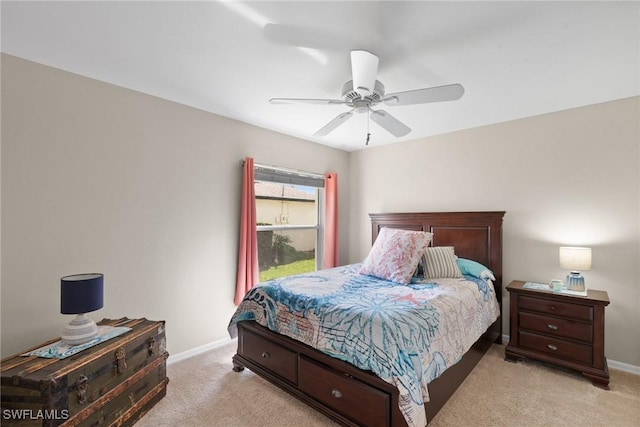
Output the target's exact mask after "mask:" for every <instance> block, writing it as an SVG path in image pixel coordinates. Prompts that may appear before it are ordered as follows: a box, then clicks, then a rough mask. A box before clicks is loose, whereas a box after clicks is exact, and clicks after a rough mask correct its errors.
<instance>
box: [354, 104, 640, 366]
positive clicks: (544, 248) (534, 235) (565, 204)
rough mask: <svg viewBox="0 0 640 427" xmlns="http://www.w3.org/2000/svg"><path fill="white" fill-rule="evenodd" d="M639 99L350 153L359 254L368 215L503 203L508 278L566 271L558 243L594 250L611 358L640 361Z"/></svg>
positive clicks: (594, 275) (358, 255) (589, 278)
mask: <svg viewBox="0 0 640 427" xmlns="http://www.w3.org/2000/svg"><path fill="white" fill-rule="evenodd" d="M639 99H640V98H638V97H635V98H628V99H623V100H619V101H615V102H608V103H604V104H599V105H592V106H588V107H584V108H579V109H574V110H569V111H562V112H558V113H554V114H548V115H543V116H538V117H532V118H528V119H523V120H517V121H512V122H507V123H501V124H496V125H492V126H486V127H481V128H476V129H470V130H465V131H461V132H455V133H451V134H447V135H442V136H436V137H431V138H426V139H422V140H416V141H412V142H407V143H401V144H395V145H390V146H383V147H379V148H370V149H367V150H362V151H357V152H353V153H351V158H350V186H351V188H350V197H351V205H350V210H351V211H350V217H349V224H350V227H349V233H350V234H349V258H350V259H349V261H350V262H355V261H360V260H362V259H363V258H364V257H365V256H366V254H367V251H368V250H369V247H370V239H371V230H370V225H369V218H368V216H367V214H368V213H369V212H393V211H395V212H402V211H407V212H411V211H421V212H429V211H465V210H505V211H506V215H505V218H504V227H503V251H504V258H503V260H504V266H503V274H504V279H503V280H504V283H503V285H505V286H506V284H508V283H509V281H511V280H514V279H521V280H532V281H540V282H549V281H550V280H551V279H553V278H564V276H565V275H566V274H567V272H566V271H563V270H560V267H559V264H558V248H559V246H562V245H576V246H577V245H583V246H590V247H592V248H593V269H592V270H591V271H587V272H585V273H584V276H585V279H586V284H587V287H592V288H594V289H603V290H606V291H607V292H608V293H609V298H610V300H611V304H610V305H609V307H608V308H607V311H606V331H605V334H606V355H607V357H608V358H610V359H613V360H615V361H618V362H622V363H626V364H631V365H635V366H636V367H637V366H640V262H639V261H640V130H639V129H640V119H639V117H640V108H639ZM503 294H504V295H505V300H504V301H503V303H504V308H503V314H507V313H508V293H507V292H503ZM503 324H504V325H503V326H504V328H505V329H504V330H505V331H508V316H504V317H503ZM506 333H508V332H506Z"/></svg>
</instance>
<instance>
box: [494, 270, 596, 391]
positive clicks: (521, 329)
mask: <svg viewBox="0 0 640 427" xmlns="http://www.w3.org/2000/svg"><path fill="white" fill-rule="evenodd" d="M524 284H525V282H523V281H519V280H514V281H513V282H511V283H509V285H508V286H507V291H509V293H510V303H511V309H510V324H511V327H510V339H509V345H507V347H506V349H505V358H506V360H509V361H511V362H516V361H517V360H519V359H522V358H524V357H529V358H531V359H537V360H540V361H543V362H548V363H553V364H556V365H558V366H563V367H565V368H570V369H575V370H577V371H580V372H581V373H582V375H584V376H585V377H587V378H589V379H590V380H591V382H592V383H593V385H595V386H597V387H601V388H604V389H607V390H608V389H609V369H608V368H607V359H606V358H605V357H604V308H605V307H606V306H607V305H609V296H608V295H607V293H606V292H604V291H596V290H593V289H589V290H588V291H587V296H586V297H582V296H573V295H566V294H561V293H556V292H552V291H551V290H549V291H544V290H534V289H525V288H524V287H523V285H524Z"/></svg>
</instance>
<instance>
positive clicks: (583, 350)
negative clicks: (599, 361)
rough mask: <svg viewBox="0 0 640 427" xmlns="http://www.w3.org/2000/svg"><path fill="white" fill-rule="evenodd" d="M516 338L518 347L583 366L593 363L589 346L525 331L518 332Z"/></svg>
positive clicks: (591, 348) (591, 350)
mask: <svg viewBox="0 0 640 427" xmlns="http://www.w3.org/2000/svg"><path fill="white" fill-rule="evenodd" d="M518 338H519V340H518V341H519V343H520V347H524V348H529V349H531V350H535V351H539V352H543V353H546V354H549V355H551V356H553V357H557V358H560V359H564V360H569V361H572V362H577V363H582V364H584V365H591V364H592V363H593V347H592V346H590V345H586V344H578V343H573V342H568V341H564V340H561V339H557V338H551V337H547V336H544V335H538V334H533V333H529V332H525V331H520V332H518Z"/></svg>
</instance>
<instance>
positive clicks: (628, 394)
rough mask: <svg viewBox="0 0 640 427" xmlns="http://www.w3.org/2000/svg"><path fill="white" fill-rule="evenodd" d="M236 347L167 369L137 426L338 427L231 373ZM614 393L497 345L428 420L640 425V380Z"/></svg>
mask: <svg viewBox="0 0 640 427" xmlns="http://www.w3.org/2000/svg"><path fill="white" fill-rule="evenodd" d="M235 350H236V346H235V343H233V344H228V345H225V346H223V347H220V348H217V349H214V350H210V351H208V352H206V353H203V354H200V355H198V356H195V357H192V358H190V359H187V360H183V361H180V362H176V363H173V364H171V365H169V367H168V373H167V375H168V376H169V379H170V382H169V385H168V389H167V396H166V397H165V398H164V399H162V400H161V401H160V402H159V403H158V404H157V405H156V406H154V407H153V408H152V409H151V410H150V411H149V413H147V414H146V415H145V416H144V417H143V418H142V419H141V420H140V421H139V422H138V423H137V424H136V427H158V426H193V427H199V426H225V427H226V426H228V427H252V426H267V427H268V426H274V427H275V426H278V427H280V426H305V427H307V426H309V427H313V426H337V424H336V423H334V422H332V421H331V420H330V419H328V418H327V417H325V416H324V415H321V414H320V413H318V412H317V411H315V410H313V409H311V408H309V407H308V406H306V405H305V404H303V403H302V402H300V401H299V400H297V399H296V398H294V397H292V396H290V395H289V394H287V393H285V392H284V391H282V390H280V389H279V388H277V387H276V386H274V385H272V384H270V383H268V382H267V381H265V380H263V379H262V378H260V377H258V376H257V375H255V374H254V373H253V372H251V371H250V370H248V369H245V370H244V371H242V372H233V371H232V370H231V368H232V363H231V357H232V356H233V355H234V354H235ZM610 375H611V383H610V387H611V390H609V391H606V390H601V389H599V388H596V387H594V386H593V385H592V384H591V382H590V381H588V380H587V379H586V378H584V377H582V376H581V375H580V374H578V373H574V372H572V371H568V370H564V369H560V368H556V367H552V366H549V365H546V364H543V363H538V362H535V361H530V360H527V361H521V362H518V363H511V362H507V361H505V360H504V346H499V345H493V346H492V348H491V349H489V351H488V352H487V354H486V355H485V356H484V357H483V358H482V360H481V361H480V362H479V363H478V365H477V366H476V368H475V369H474V370H473V372H472V373H471V374H470V375H469V377H468V378H467V379H466V380H465V382H464V383H463V384H462V385H461V386H460V388H459V389H458V390H457V391H456V393H455V394H454V395H453V396H452V397H451V399H449V401H448V402H447V404H446V405H445V407H444V408H443V409H442V410H441V411H440V412H439V413H438V414H437V415H436V417H435V418H434V419H433V420H432V421H431V422H430V423H429V427H445V426H496V427H498V426H505V427H506V426H519V427H520V426H523V427H525V426H540V427H542V426H545V427H546V426H553V427H562V426H569V427H572V426H580V427H597V426H602V427H605V426H606V427H614V426H615V427H638V426H640V376H637V375H633V374H630V373H626V372H622V371H618V370H611V371H610Z"/></svg>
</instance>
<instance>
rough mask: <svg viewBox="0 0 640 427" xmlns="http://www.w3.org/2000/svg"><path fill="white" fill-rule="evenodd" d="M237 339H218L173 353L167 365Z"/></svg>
mask: <svg viewBox="0 0 640 427" xmlns="http://www.w3.org/2000/svg"><path fill="white" fill-rule="evenodd" d="M235 341H237V338H223V339H221V340H218V341H214V342H210V343H209V344H204V345H201V346H198V347H194V348H192V349H191V350H187V351H183V352H181V353H178V354H176V355H171V356H169V358H168V359H167V365H171V364H172V363H175V362H179V361H181V360H185V359H189V358H191V357H193V356H197V355H199V354H202V353H204V352H206V351H209V350H213V349H214V348H218V347H222V346H223V345H227V344H230V343H232V342H235Z"/></svg>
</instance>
